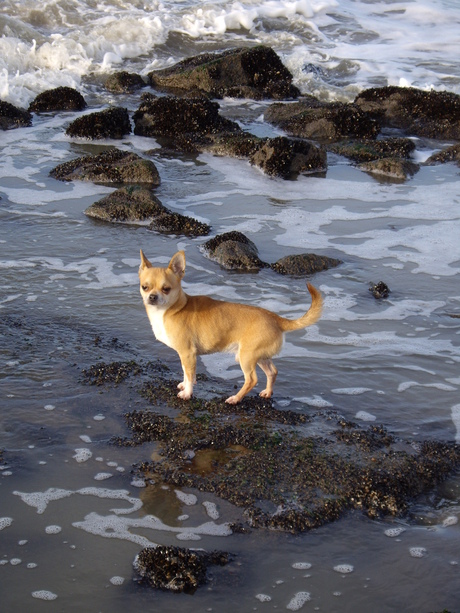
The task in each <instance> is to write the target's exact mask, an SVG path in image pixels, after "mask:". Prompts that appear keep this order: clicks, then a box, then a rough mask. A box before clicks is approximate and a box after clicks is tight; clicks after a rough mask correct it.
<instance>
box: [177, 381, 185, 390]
mask: <svg viewBox="0 0 460 613" xmlns="http://www.w3.org/2000/svg"><path fill="white" fill-rule="evenodd" d="M177 389H178V390H183V389H185V381H181V382H180V383H178V384H177Z"/></svg>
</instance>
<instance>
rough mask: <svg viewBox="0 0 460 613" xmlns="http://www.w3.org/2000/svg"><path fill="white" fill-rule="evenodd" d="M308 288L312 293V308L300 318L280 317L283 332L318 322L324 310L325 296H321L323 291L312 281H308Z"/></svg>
mask: <svg viewBox="0 0 460 613" xmlns="http://www.w3.org/2000/svg"><path fill="white" fill-rule="evenodd" d="M307 288H308V291H309V292H310V294H311V305H310V308H309V309H308V311H307V312H306V313H305V314H304V315H302V317H299V318H298V319H286V318H284V317H280V320H281V329H282V330H283V332H290V331H291V330H301V329H302V328H306V327H307V326H311V325H312V324H314V323H316V322H317V321H318V319H319V318H320V317H321V312H322V310H323V298H322V296H321V292H320V291H319V290H318V289H316V287H313V285H311V284H310V283H307Z"/></svg>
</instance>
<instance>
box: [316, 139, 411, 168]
mask: <svg viewBox="0 0 460 613" xmlns="http://www.w3.org/2000/svg"><path fill="white" fill-rule="evenodd" d="M327 149H328V151H332V152H333V153H337V154H338V155H343V156H344V157H346V158H348V159H350V160H353V162H357V163H364V162H373V161H374V160H380V159H382V158H388V157H392V158H402V159H408V158H410V156H411V154H412V153H413V152H414V151H415V143H414V141H412V140H411V139H410V138H399V137H393V138H386V139H382V140H369V139H360V140H347V141H341V142H338V143H332V144H329V145H328V146H327Z"/></svg>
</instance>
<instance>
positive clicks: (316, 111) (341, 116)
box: [264, 96, 380, 142]
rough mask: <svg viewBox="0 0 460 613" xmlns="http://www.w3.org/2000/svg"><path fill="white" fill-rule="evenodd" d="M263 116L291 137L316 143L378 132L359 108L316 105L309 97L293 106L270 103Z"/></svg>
mask: <svg viewBox="0 0 460 613" xmlns="http://www.w3.org/2000/svg"><path fill="white" fill-rule="evenodd" d="M264 117H265V120H266V121H268V122H270V123H273V124H274V125H276V126H278V127H280V128H282V129H283V130H285V131H286V132H287V134H289V135H291V136H296V137H300V138H308V139H312V140H318V141H320V142H328V141H331V142H332V141H339V140H341V139H343V138H366V139H373V138H376V136H377V135H378V133H379V131H380V127H379V124H378V122H377V121H376V120H375V119H373V118H372V117H370V116H369V115H368V114H366V113H365V112H363V111H362V110H361V109H360V108H359V106H357V105H354V104H344V103H338V102H334V103H325V102H320V101H319V100H317V99H316V98H313V97H312V96H308V97H305V98H302V99H301V100H299V101H298V102H296V103H294V104H282V103H276V104H273V105H272V106H271V107H269V108H268V109H267V110H266V112H265V115H264Z"/></svg>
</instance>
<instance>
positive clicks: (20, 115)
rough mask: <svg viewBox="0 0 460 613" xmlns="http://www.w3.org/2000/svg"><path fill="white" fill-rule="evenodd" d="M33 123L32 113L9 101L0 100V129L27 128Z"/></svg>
mask: <svg viewBox="0 0 460 613" xmlns="http://www.w3.org/2000/svg"><path fill="white" fill-rule="evenodd" d="M30 125H32V115H31V114H30V113H29V111H26V110H25V109H20V108H18V107H17V106H14V105H13V104H10V103H9V102H4V101H3V100H0V129H2V130H11V129H12V128H26V127H28V126H30Z"/></svg>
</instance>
